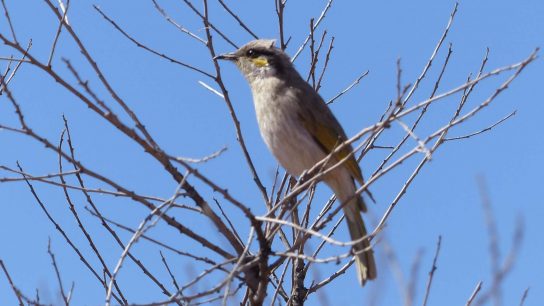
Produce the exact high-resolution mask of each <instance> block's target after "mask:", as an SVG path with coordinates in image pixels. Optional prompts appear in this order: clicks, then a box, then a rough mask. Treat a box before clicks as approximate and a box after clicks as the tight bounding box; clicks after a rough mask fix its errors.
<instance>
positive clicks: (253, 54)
mask: <svg viewBox="0 0 544 306" xmlns="http://www.w3.org/2000/svg"><path fill="white" fill-rule="evenodd" d="M246 55H247V56H248V57H254V56H255V50H253V49H249V50H247V52H246Z"/></svg>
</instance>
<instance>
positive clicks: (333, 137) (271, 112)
mask: <svg viewBox="0 0 544 306" xmlns="http://www.w3.org/2000/svg"><path fill="white" fill-rule="evenodd" d="M215 59H216V60H227V61H231V62H233V63H234V64H236V66H237V68H238V69H239V70H240V72H241V73H242V74H243V76H244V77H245V79H246V80H247V82H248V83H249V86H250V88H251V92H252V96H253V102H254V103H253V104H254V107H255V112H256V115H257V122H258V126H259V130H260V133H261V136H262V138H263V140H264V142H265V143H266V145H267V147H268V149H269V150H270V151H271V153H272V155H274V157H275V158H276V159H277V160H278V162H279V163H280V165H281V166H282V167H283V168H285V170H286V171H287V172H288V173H289V174H290V175H292V176H296V177H298V176H300V175H301V174H303V173H304V172H305V171H307V170H309V169H311V168H312V167H313V166H315V165H316V164H317V163H318V162H320V161H321V160H323V159H324V158H326V157H327V156H329V155H330V153H331V152H333V151H334V150H335V149H336V148H337V147H338V146H339V145H340V144H342V143H343V142H345V141H346V140H347V137H346V133H345V132H344V129H343V128H342V126H341V125H340V123H339V122H338V120H337V119H336V117H335V116H334V114H333V113H332V112H331V110H330V109H329V107H328V106H327V104H326V103H325V101H324V100H323V98H322V97H321V96H320V95H319V94H318V93H317V92H316V91H315V89H314V88H313V87H312V86H311V85H310V84H308V82H306V81H305V80H304V79H303V78H302V76H301V75H300V74H299V73H298V71H297V70H296V68H295V67H294V65H293V63H292V62H291V59H290V57H289V56H288V55H287V54H286V53H285V52H284V51H283V50H281V49H280V48H277V47H275V40H270V39H258V40H253V41H250V42H248V43H247V44H245V45H244V46H242V47H240V48H239V49H238V50H236V51H234V52H231V53H225V54H221V55H218V56H216V57H215ZM352 152H353V148H352V147H351V145H349V144H348V145H345V146H343V147H342V149H340V150H338V152H335V154H334V155H332V157H329V158H331V160H329V163H328V164H336V163H338V162H340V161H342V160H345V161H344V162H343V163H342V164H341V165H340V166H339V167H336V168H334V169H333V170H331V171H330V172H329V173H327V174H325V176H324V178H323V181H324V182H325V183H326V184H327V185H328V186H329V187H330V188H331V189H332V190H333V191H334V193H335V195H336V197H337V199H338V200H339V201H340V202H341V203H342V205H343V212H344V216H345V219H346V221H347V225H348V230H349V234H350V237H351V239H352V241H355V240H357V241H358V242H357V243H355V244H353V245H352V248H353V251H354V254H355V265H356V270H357V277H358V280H359V283H360V285H361V286H364V285H365V283H366V282H367V281H368V280H373V279H375V278H376V277H377V271H376V263H375V260H374V252H373V250H372V248H371V246H370V241H369V240H368V239H367V238H366V239H362V238H363V237H366V236H367V230H366V227H365V224H364V222H363V218H362V216H361V212H366V210H367V207H366V205H365V202H364V201H363V199H362V197H361V196H360V195H356V190H357V189H356V185H355V181H357V182H358V183H359V184H361V185H362V184H363V183H364V182H363V177H362V173H361V169H360V168H359V165H358V163H357V161H356V159H355V157H354V156H353V154H352Z"/></svg>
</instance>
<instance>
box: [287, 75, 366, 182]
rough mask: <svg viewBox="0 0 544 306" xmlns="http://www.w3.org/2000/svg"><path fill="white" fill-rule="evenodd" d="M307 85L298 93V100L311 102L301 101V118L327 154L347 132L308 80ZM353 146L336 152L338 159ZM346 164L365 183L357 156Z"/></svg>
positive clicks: (346, 153)
mask: <svg viewBox="0 0 544 306" xmlns="http://www.w3.org/2000/svg"><path fill="white" fill-rule="evenodd" d="M304 83H305V85H306V86H302V88H304V89H303V90H301V91H300V92H299V93H298V94H299V95H300V96H299V99H297V100H298V101H306V102H309V103H301V105H300V107H299V108H298V109H300V110H301V111H300V112H299V114H298V115H299V118H300V120H301V121H302V123H303V125H304V127H305V128H306V130H308V131H309V132H310V134H311V135H312V137H313V138H314V140H315V141H316V142H317V143H318V145H319V146H320V147H321V148H322V149H323V152H325V154H330V153H331V152H332V151H333V150H334V149H335V148H336V147H338V146H339V145H340V144H341V143H343V142H344V141H346V140H347V137H346V133H345V132H344V130H343V129H342V126H341V125H340V123H339V122H338V120H336V118H335V117H334V115H333V114H332V112H331V110H330V109H329V107H328V106H327V104H325V102H324V101H323V99H322V98H321V97H320V96H319V95H318V94H317V93H316V92H315V91H314V90H313V88H311V87H310V85H308V84H307V83H306V82H304ZM352 151H353V148H352V147H351V145H346V146H344V148H343V149H342V150H340V151H339V152H338V153H336V154H335V157H336V159H337V160H342V159H344V158H346V157H347V156H348V155H349V154H350V153H351V152H352ZM344 165H345V166H346V168H347V169H348V170H349V172H350V174H351V176H352V177H353V178H354V179H356V180H357V181H358V182H359V183H360V184H363V176H362V174H361V169H360V168H359V165H358V164H357V161H356V160H355V157H354V156H353V155H352V156H350V157H349V158H348V159H347V160H346V161H345V162H344Z"/></svg>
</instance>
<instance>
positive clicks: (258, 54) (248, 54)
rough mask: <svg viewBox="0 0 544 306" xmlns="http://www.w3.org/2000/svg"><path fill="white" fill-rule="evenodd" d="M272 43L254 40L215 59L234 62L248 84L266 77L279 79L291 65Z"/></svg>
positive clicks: (270, 41) (287, 58)
mask: <svg viewBox="0 0 544 306" xmlns="http://www.w3.org/2000/svg"><path fill="white" fill-rule="evenodd" d="M274 43H275V41H274V40H265V39H259V40H254V41H251V42H249V43H247V44H246V45H244V46H243V47H241V48H240V49H238V50H236V51H235V52H232V53H226V54H222V55H219V56H216V57H215V58H216V59H223V60H228V61H232V62H234V63H235V64H236V66H238V69H240V71H241V72H242V74H243V75H244V76H245V77H246V79H247V80H248V81H249V82H252V81H254V80H256V79H262V78H266V77H281V76H282V75H283V74H285V73H286V72H288V71H289V70H290V69H292V64H291V60H290V59H289V56H287V54H285V52H283V51H282V50H281V49H278V48H276V47H274Z"/></svg>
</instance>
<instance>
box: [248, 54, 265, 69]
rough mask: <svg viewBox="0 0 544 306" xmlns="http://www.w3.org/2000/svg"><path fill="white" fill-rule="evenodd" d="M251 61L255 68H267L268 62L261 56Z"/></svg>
mask: <svg viewBox="0 0 544 306" xmlns="http://www.w3.org/2000/svg"><path fill="white" fill-rule="evenodd" d="M251 61H252V62H253V64H255V66H257V67H266V66H268V60H267V59H266V57H263V56H260V57H257V58H253V59H251Z"/></svg>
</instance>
